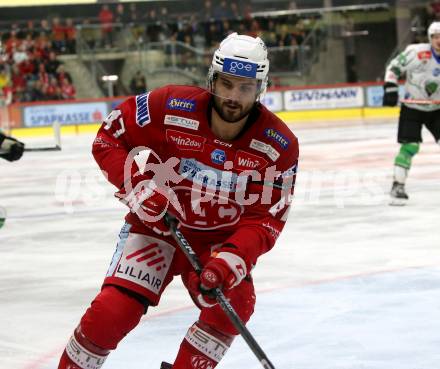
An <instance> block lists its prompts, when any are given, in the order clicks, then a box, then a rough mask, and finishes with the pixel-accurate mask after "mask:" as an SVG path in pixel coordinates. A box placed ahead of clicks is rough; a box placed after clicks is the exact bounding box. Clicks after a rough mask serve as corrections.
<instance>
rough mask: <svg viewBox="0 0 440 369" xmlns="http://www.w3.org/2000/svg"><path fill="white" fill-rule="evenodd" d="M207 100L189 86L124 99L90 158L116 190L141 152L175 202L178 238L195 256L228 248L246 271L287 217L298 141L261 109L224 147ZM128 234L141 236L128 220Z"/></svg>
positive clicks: (208, 97) (203, 92)
mask: <svg viewBox="0 0 440 369" xmlns="http://www.w3.org/2000/svg"><path fill="white" fill-rule="evenodd" d="M211 98H212V96H211V94H210V93H209V92H208V91H206V90H205V89H202V88H198V87H190V86H174V85H172V86H165V87H162V88H158V89H156V90H153V91H151V92H147V93H145V94H142V95H138V96H135V97H130V98H128V99H127V100H126V101H124V102H123V103H122V104H121V105H119V106H118V107H117V108H116V109H115V110H114V111H112V112H111V113H110V115H109V117H108V118H107V119H106V120H105V121H104V123H103V125H102V127H101V128H100V130H99V132H98V134H97V137H96V139H95V141H94V144H93V155H94V157H95V159H96V161H97V163H98V164H99V166H100V168H101V169H102V170H103V171H104V173H105V175H106V176H107V178H108V180H109V181H110V182H111V183H113V184H114V185H115V186H116V187H117V188H118V189H119V188H121V187H122V185H123V184H124V183H125V181H126V180H127V178H124V163H125V161H126V159H127V156H128V154H129V152H130V150H132V149H133V148H135V147H139V146H143V147H148V148H150V149H151V150H153V152H154V153H155V155H157V156H158V157H159V158H160V160H161V161H162V162H163V163H165V162H167V160H168V159H170V158H177V159H178V160H177V159H176V160H175V162H176V163H177V164H176V166H175V167H174V168H173V169H174V170H175V172H176V173H177V174H178V175H179V177H180V179H179V180H178V181H176V180H175V178H171V177H170V178H168V179H169V181H168V182H167V183H168V185H169V187H170V188H171V189H172V190H173V191H174V193H175V194H176V196H177V198H178V199H179V202H180V205H181V208H182V214H179V215H178V218H179V221H180V223H181V225H182V232H183V233H184V234H185V236H186V238H187V239H188V241H189V242H190V243H191V244H192V246H193V248H194V249H195V250H196V251H197V250H200V251H202V250H203V249H205V250H209V249H210V248H212V247H213V246H216V245H221V244H224V243H232V244H234V245H235V246H236V247H237V248H238V249H239V250H240V254H241V255H243V256H244V258H245V261H246V262H247V264H248V265H251V264H255V263H256V260H257V258H258V256H260V255H261V254H263V253H265V252H267V251H268V250H270V249H271V248H272V247H273V245H274V243H275V241H276V239H277V238H278V236H279V234H280V232H281V230H282V228H283V226H284V224H285V221H286V218H287V214H288V210H289V207H290V201H291V197H292V195H293V187H294V183H295V176H296V170H297V163H298V141H297V138H296V137H295V135H294V134H293V133H292V132H291V131H290V129H289V128H288V127H287V126H286V125H285V124H284V123H283V122H282V121H281V120H280V119H279V118H278V117H276V116H275V115H274V114H273V113H271V112H270V111H268V110H267V109H266V108H265V107H264V106H263V105H261V104H257V105H256V107H255V108H254V109H253V111H252V112H251V114H250V116H249V119H248V122H247V124H246V127H245V129H244V130H243V132H242V133H241V134H240V135H239V137H238V138H236V139H234V140H232V141H224V140H221V139H219V138H217V137H216V136H215V135H214V134H213V133H212V131H211V129H210V126H209V120H210V111H211ZM126 219H127V221H128V222H129V223H131V224H132V225H133V228H132V230H133V231H135V232H140V233H145V232H148V230H147V229H146V227H145V226H144V225H142V223H141V222H140V221H139V219H137V217H136V215H134V214H131V213H129V214H128V215H127V218H126Z"/></svg>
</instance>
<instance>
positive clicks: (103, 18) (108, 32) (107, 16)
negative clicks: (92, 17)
mask: <svg viewBox="0 0 440 369" xmlns="http://www.w3.org/2000/svg"><path fill="white" fill-rule="evenodd" d="M98 18H99V22H100V23H101V32H102V41H103V46H105V47H106V48H110V47H113V24H112V23H113V19H114V15H113V13H112V11H111V10H110V8H109V6H108V5H103V6H102V7H101V11H100V12H99V14H98Z"/></svg>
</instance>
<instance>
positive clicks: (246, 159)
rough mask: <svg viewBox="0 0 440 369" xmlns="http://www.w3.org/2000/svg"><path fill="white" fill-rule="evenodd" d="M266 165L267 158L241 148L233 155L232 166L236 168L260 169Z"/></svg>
mask: <svg viewBox="0 0 440 369" xmlns="http://www.w3.org/2000/svg"><path fill="white" fill-rule="evenodd" d="M266 165H267V160H265V159H263V158H261V157H259V156H257V155H254V154H251V153H249V152H246V151H243V150H238V151H237V154H236V155H235V160H234V168H237V169H238V170H248V169H256V170H260V169H263V168H265V167H266Z"/></svg>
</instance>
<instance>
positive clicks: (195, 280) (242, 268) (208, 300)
mask: <svg viewBox="0 0 440 369" xmlns="http://www.w3.org/2000/svg"><path fill="white" fill-rule="evenodd" d="M227 250H228V251H220V252H219V253H218V254H217V255H216V256H215V257H213V258H211V260H209V262H208V263H207V264H206V265H205V267H204V268H203V270H202V272H201V273H200V275H197V273H195V272H191V273H190V274H189V277H188V289H189V290H190V293H191V294H192V295H193V297H194V298H195V299H196V301H197V302H198V303H199V304H200V305H201V306H203V307H210V306H213V305H215V304H216V300H215V298H214V296H213V295H212V293H210V291H211V290H212V289H213V288H217V287H218V288H220V289H230V288H234V287H235V286H237V285H238V284H240V282H241V281H242V280H243V278H244V277H246V275H247V266H246V263H245V261H244V260H243V258H241V257H240V256H239V255H237V254H236V253H234V252H229V250H232V248H227Z"/></svg>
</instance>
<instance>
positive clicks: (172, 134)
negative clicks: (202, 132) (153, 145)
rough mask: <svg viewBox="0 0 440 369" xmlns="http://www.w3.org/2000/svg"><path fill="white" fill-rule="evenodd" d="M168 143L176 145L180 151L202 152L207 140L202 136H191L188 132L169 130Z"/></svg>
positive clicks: (167, 134) (167, 132) (167, 133)
mask: <svg viewBox="0 0 440 369" xmlns="http://www.w3.org/2000/svg"><path fill="white" fill-rule="evenodd" d="M166 138H167V141H168V142H170V143H173V144H174V145H176V147H177V148H178V149H179V150H192V151H202V150H203V146H204V145H205V141H206V138H205V137H202V136H196V135H191V134H189V133H186V132H180V131H176V130H174V129H167V131H166Z"/></svg>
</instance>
